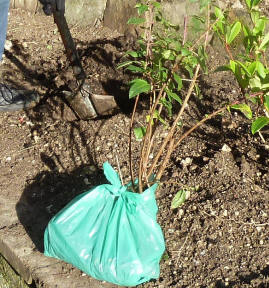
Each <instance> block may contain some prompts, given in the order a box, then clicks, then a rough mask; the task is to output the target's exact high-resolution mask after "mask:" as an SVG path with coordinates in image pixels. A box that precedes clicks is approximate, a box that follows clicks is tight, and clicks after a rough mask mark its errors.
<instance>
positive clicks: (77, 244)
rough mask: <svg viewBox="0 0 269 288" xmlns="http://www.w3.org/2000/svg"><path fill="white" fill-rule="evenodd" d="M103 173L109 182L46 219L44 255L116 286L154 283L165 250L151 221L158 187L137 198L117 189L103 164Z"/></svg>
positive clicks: (116, 179)
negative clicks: (49, 219) (47, 220)
mask: <svg viewBox="0 0 269 288" xmlns="http://www.w3.org/2000/svg"><path fill="white" fill-rule="evenodd" d="M104 173H105V176H106V178H107V180H108V181H109V182H110V183H111V184H103V185H100V186H97V187H95V188H93V189H91V190H89V191H87V192H84V193H82V194H81V195H78V196H77V197H76V198H74V199H73V200H72V201H71V202H70V203H69V204H68V205H67V206H66V207H65V208H63V209H62V210H61V211H60V212H58V214H57V215H55V216H54V217H53V218H52V219H51V221H50V222H49V224H48V226H47V228H46V231H45V235H44V246H45V252H44V253H45V255H46V256H50V257H55V258H58V259H62V260H64V261H66V262H68V263H71V264H73V265H74V266H75V267H77V268H79V269H80V270H82V271H84V272H85V273H87V274H89V275H91V276H92V277H94V278H96V279H99V280H105V281H108V282H111V283H114V284H118V285H121V286H136V285H138V284H140V283H143V282H146V281H148V280H150V279H153V278H155V279H157V278H158V277H159V273H160V269H159V261H160V259H161V257H162V254H163V252H164V250H165V244H164V238H163V234H162V230H161V228H160V226H159V225H158V223H157V222H156V214H157V211H158V208H157V205H156V200H155V191H156V188H157V184H154V185H153V186H151V187H150V188H148V189H147V190H146V191H144V192H143V193H141V194H137V193H133V192H130V191H128V187H130V184H128V185H126V186H122V185H121V182H120V179H119V176H118V174H117V173H116V171H115V170H114V169H113V168H112V167H111V166H110V164H109V163H108V162H106V163H104Z"/></svg>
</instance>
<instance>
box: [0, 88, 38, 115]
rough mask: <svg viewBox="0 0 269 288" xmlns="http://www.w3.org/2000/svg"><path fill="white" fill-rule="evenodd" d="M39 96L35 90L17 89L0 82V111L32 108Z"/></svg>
mask: <svg viewBox="0 0 269 288" xmlns="http://www.w3.org/2000/svg"><path fill="white" fill-rule="evenodd" d="M39 100H40V97H39V95H38V94H37V93H36V92H35V91H25V90H17V89H15V88H11V87H9V86H7V85H5V84H1V83H0V111H18V110H24V109H29V108H33V107H34V106H36V104H37V103H38V102H39Z"/></svg>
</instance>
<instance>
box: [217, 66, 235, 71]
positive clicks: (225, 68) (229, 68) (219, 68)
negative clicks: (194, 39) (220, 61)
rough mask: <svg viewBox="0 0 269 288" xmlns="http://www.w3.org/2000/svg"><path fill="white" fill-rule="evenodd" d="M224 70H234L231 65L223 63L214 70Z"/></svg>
mask: <svg viewBox="0 0 269 288" xmlns="http://www.w3.org/2000/svg"><path fill="white" fill-rule="evenodd" d="M224 71H232V72H233V70H232V69H231V67H230V66H229V65H223V66H219V67H217V68H216V69H215V71H214V72H224Z"/></svg>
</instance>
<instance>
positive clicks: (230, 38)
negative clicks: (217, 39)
mask: <svg viewBox="0 0 269 288" xmlns="http://www.w3.org/2000/svg"><path fill="white" fill-rule="evenodd" d="M240 31H241V23H240V22H239V21H237V22H235V23H234V24H233V25H232V28H231V31H230V33H229V35H228V37H227V35H226V42H227V43H228V44H231V43H232V42H233V40H234V39H235V37H236V36H237V35H238V34H239V33H240Z"/></svg>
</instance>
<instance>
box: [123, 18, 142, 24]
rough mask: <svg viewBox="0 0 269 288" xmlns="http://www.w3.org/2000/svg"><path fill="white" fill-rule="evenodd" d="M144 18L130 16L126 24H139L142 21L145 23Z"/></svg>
mask: <svg viewBox="0 0 269 288" xmlns="http://www.w3.org/2000/svg"><path fill="white" fill-rule="evenodd" d="M145 21H146V20H145V19H144V18H137V17H133V18H130V19H129V20H128V22H127V24H134V25H140V24H142V23H145Z"/></svg>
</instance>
